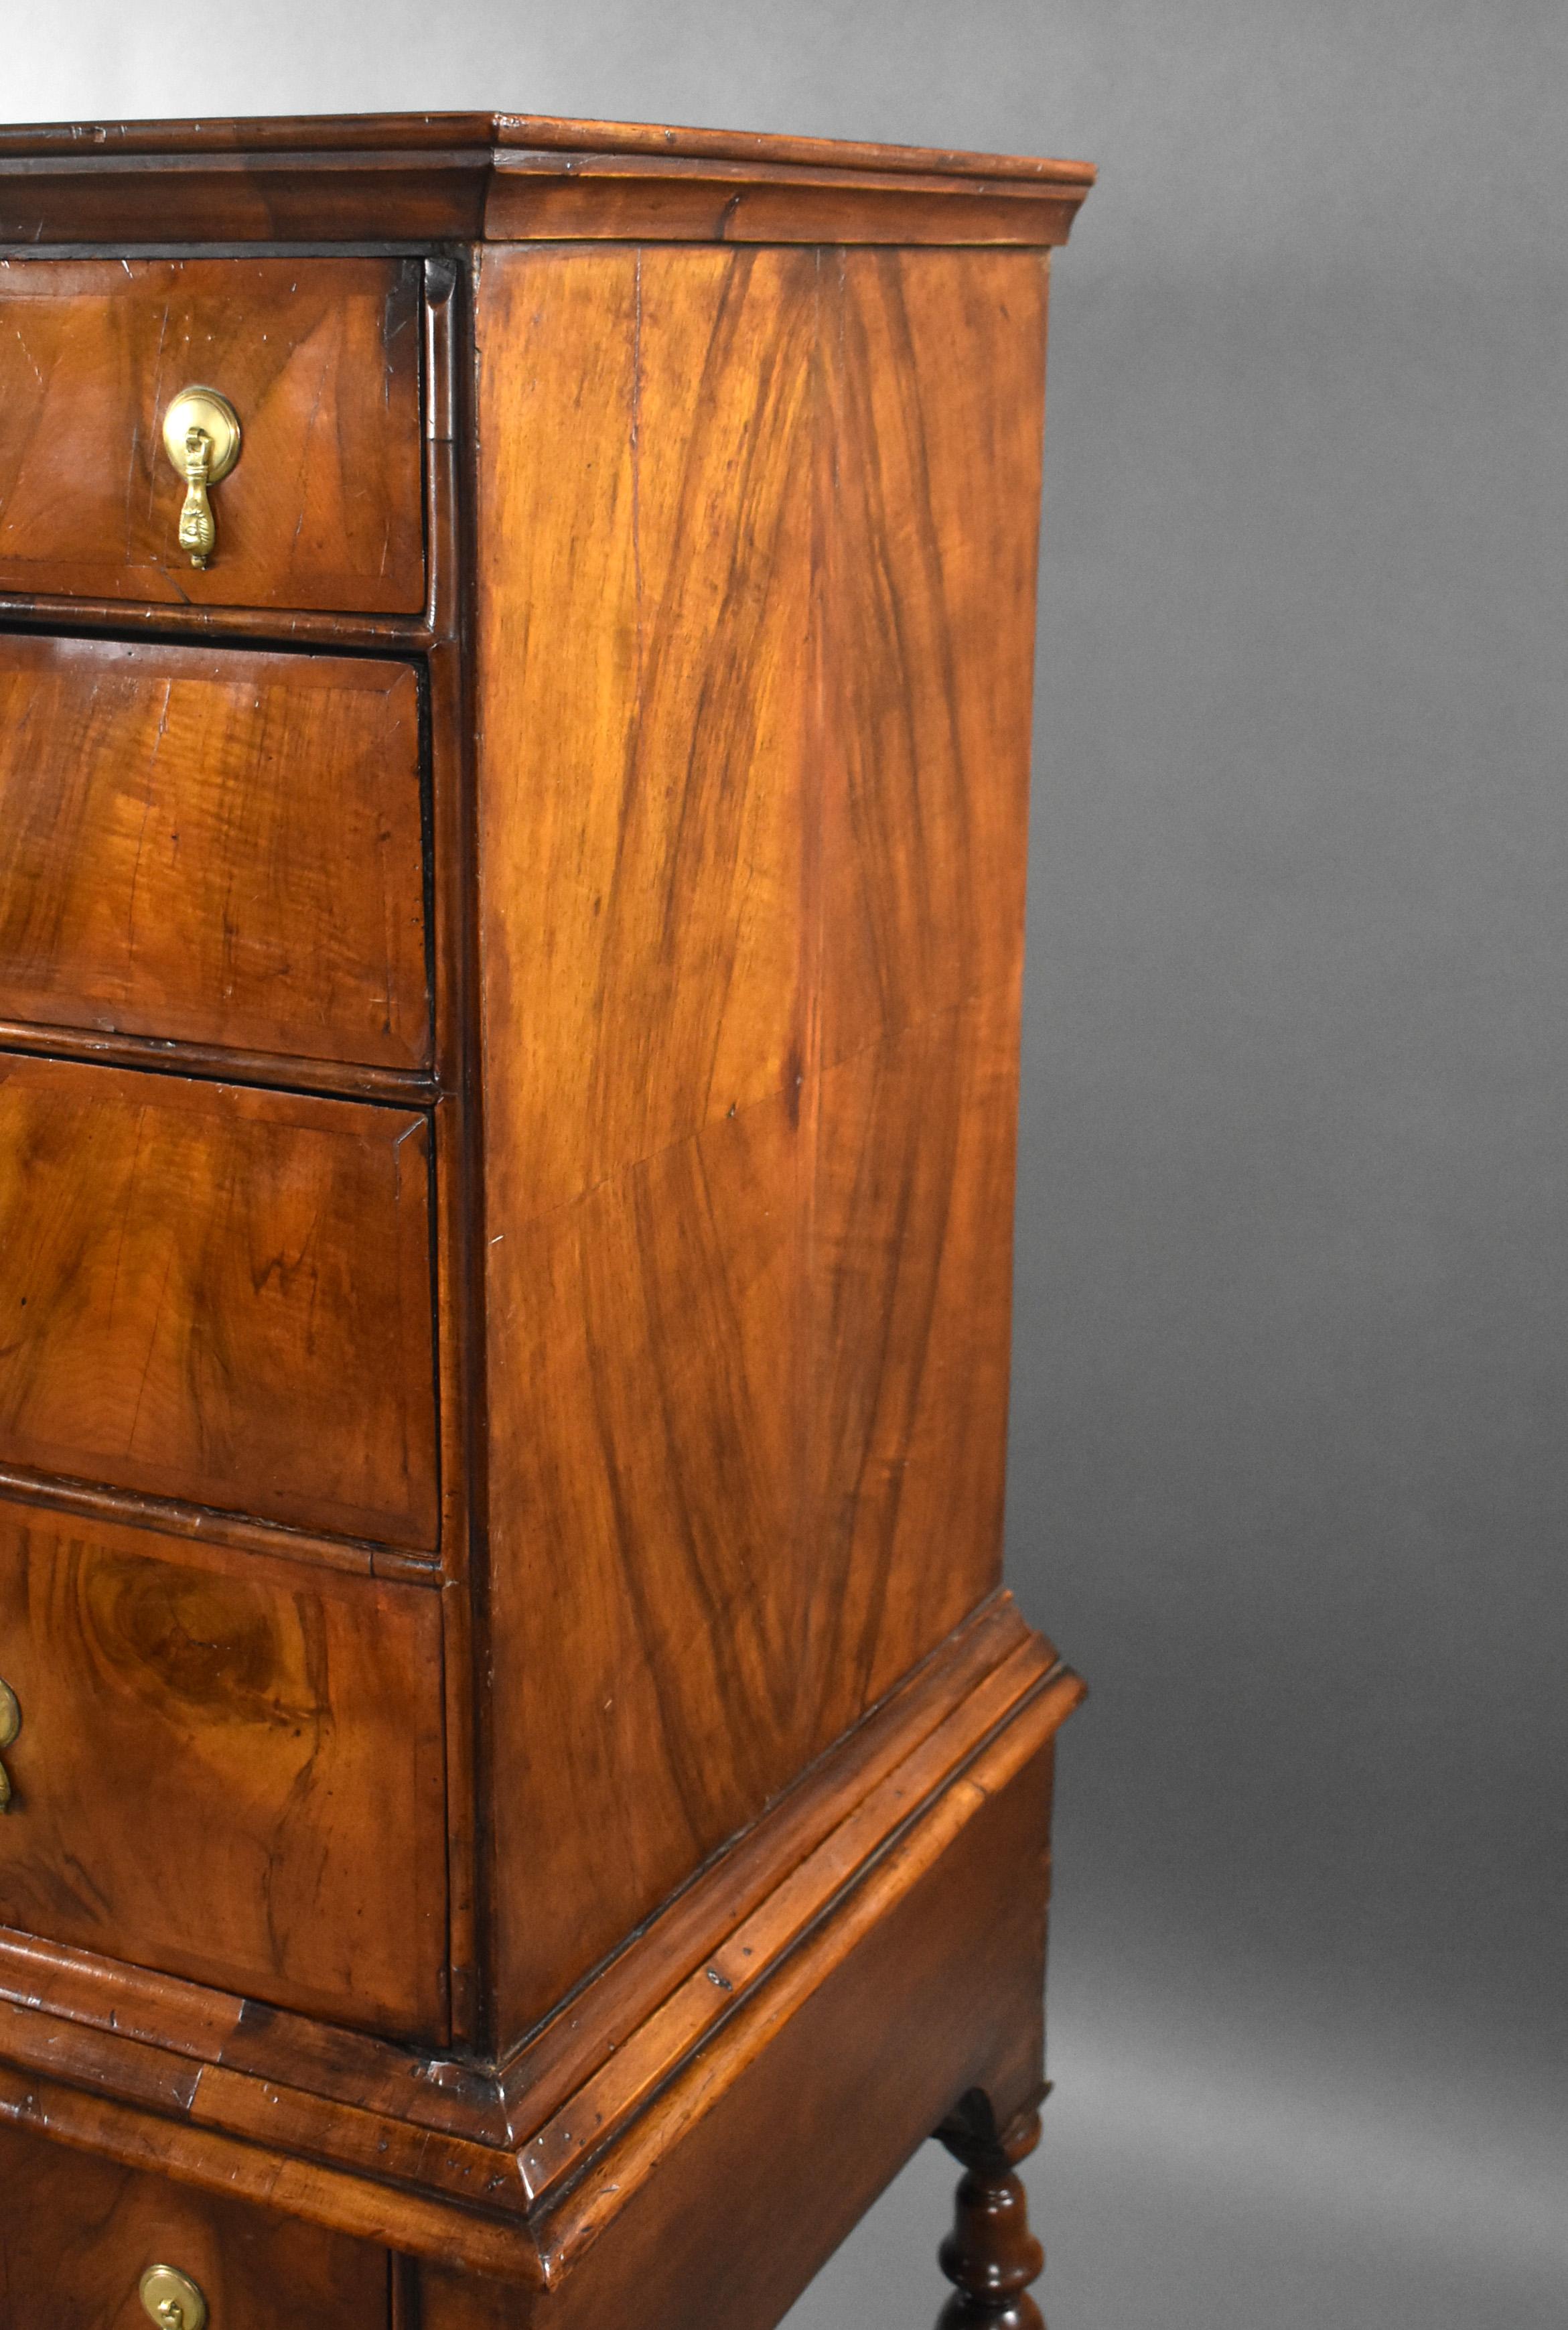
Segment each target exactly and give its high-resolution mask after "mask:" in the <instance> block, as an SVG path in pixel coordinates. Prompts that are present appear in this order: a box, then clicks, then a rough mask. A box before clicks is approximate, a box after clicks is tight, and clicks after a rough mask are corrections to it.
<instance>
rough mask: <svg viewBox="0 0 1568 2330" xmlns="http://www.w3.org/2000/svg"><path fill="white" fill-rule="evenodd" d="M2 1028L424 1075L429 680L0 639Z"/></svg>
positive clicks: (295, 659)
mask: <svg viewBox="0 0 1568 2330" xmlns="http://www.w3.org/2000/svg"><path fill="white" fill-rule="evenodd" d="M0 829H4V831H5V836H6V845H7V846H6V848H5V854H4V857H0V1018H15V1019H19V1020H26V1019H32V1020H37V1021H41V1022H43V1023H45V1024H52V1025H54V1026H56V1027H64V1028H93V1029H99V1030H106V1029H108V1030H115V1031H118V1032H120V1033H127V1034H132V1035H142V1036H149V1037H162V1038H165V1039H170V1038H172V1039H175V1040H180V1041H184V1042H186V1043H194V1044H205V1045H222V1046H231V1047H238V1048H240V1049H242V1050H246V1049H248V1050H254V1051H258V1052H276V1053H297V1054H301V1055H303V1056H305V1057H307V1058H308V1059H318V1060H341V1061H363V1062H364V1063H366V1064H367V1065H370V1066H385V1067H393V1068H397V1067H417V1066H421V1065H422V1064H423V1063H424V1062H425V1060H426V1059H427V1058H428V1056H429V1049H430V1004H429V994H428V980H427V976H426V969H425V908H424V867H423V857H424V847H423V840H422V836H421V831H420V701H419V684H418V681H417V679H416V677H415V675H414V672H413V670H412V669H411V668H410V667H409V666H408V665H405V664H391V663H373V662H361V661H358V660H351V659H350V658H346V657H338V656H284V655H255V654H249V653H245V652H243V651H241V650H235V651H231V652H228V653H220V652H214V651H212V650H206V649H197V648H173V647H165V646H161V645H160V646H151V645H145V644H144V645H133V646H128V645H122V644H120V643H118V642H117V641H109V640H93V641H89V640H83V639H18V638H15V637H10V638H5V639H0Z"/></svg>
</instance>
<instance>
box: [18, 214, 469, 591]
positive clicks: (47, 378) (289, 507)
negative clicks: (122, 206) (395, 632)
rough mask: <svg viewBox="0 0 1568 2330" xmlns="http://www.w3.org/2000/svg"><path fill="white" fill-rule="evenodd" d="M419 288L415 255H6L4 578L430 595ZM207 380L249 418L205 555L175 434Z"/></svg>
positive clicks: (26, 582) (100, 586)
mask: <svg viewBox="0 0 1568 2330" xmlns="http://www.w3.org/2000/svg"><path fill="white" fill-rule="evenodd" d="M419 289H420V270H419V268H418V266H417V264H416V263H414V262H411V261H408V260H379V259H316V260H310V261H309V262H308V263H303V262H301V261H299V260H285V259H188V260H176V259H137V260H71V261H63V260H22V259H14V258H13V259H0V591H22V592H57V593H58V592H65V593H71V594H73V595H82V596H86V597H90V598H104V599H109V600H120V599H127V600H135V599H144V600H156V601H173V602H174V603H175V604H191V605H196V606H250V607H302V608H343V609H345V610H354V609H364V610H366V611H376V610H382V609H387V610H402V611H415V610H417V609H419V608H420V607H421V606H422V605H423V603H424V594H425V575H424V541H423V511H422V507H421V491H420V360H419V346H420V331H419ZM193 381H196V382H205V383H207V384H210V385H212V386H213V387H216V388H219V389H221V390H222V393H224V394H225V395H226V396H227V397H228V398H229V400H230V402H231V403H232V404H233V405H234V407H235V409H236V411H237V412H239V415H240V420H241V427H242V429H243V431H244V441H243V449H242V450H241V456H240V459H239V462H238V465H237V466H236V468H235V469H234V470H233V472H232V474H231V476H230V477H228V478H225V479H224V480H223V481H222V484H221V485H219V486H217V487H216V488H214V489H213V510H214V514H215V516H216V519H217V526H218V546H217V549H216V551H215V553H214V554H213V559H212V561H211V563H210V564H209V565H208V566H207V567H206V568H204V569H198V568H195V567H193V566H192V565H191V564H190V563H189V561H188V559H187V558H186V556H185V554H184V552H182V551H181V550H180V548H179V545H178V542H177V540H176V529H177V526H178V522H179V512H180V506H181V503H182V500H183V498H184V482H183V480H182V479H181V478H179V477H178V476H176V474H175V469H174V468H173V466H172V465H171V463H170V461H169V459H168V456H167V455H166V453H165V450H164V447H163V438H162V424H163V415H164V412H165V407H166V405H167V404H168V403H169V401H170V399H171V398H172V397H174V396H175V394H177V393H178V392H179V391H180V390H181V389H182V388H184V387H186V386H188V385H189V384H191V383H192V382H193Z"/></svg>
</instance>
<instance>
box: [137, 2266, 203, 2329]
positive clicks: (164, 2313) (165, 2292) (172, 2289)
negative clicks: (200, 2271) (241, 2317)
mask: <svg viewBox="0 0 1568 2330" xmlns="http://www.w3.org/2000/svg"><path fill="white" fill-rule="evenodd" d="M141 2301H142V2310H143V2312H144V2313H145V2314H146V2316H147V2318H148V2320H149V2321H152V2322H156V2324H157V2325H158V2330H203V2325H204V2324H205V2322H206V2319H207V2301H206V2299H205V2298H204V2297H203V2295H202V2293H201V2290H200V2288H199V2287H197V2285H196V2284H195V2283H194V2281H193V2280H192V2279H191V2277H190V2275H189V2274H188V2273H182V2272H181V2271H180V2269H179V2268H178V2266H173V2265H150V2266H148V2268H147V2269H146V2273H144V2274H143V2276H142V2279H141Z"/></svg>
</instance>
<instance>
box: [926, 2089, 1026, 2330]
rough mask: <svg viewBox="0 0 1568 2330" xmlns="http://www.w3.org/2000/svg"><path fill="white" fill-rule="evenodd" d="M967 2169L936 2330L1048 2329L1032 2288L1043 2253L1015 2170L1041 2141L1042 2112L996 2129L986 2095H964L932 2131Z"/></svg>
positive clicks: (944, 2249)
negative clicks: (947, 2292)
mask: <svg viewBox="0 0 1568 2330" xmlns="http://www.w3.org/2000/svg"><path fill="white" fill-rule="evenodd" d="M937 2136H938V2137H939V2139H940V2142H941V2143H943V2144H945V2145H947V2148H948V2150H949V2152H950V2153H951V2154H952V2155H953V2157H954V2159H955V2160H961V2161H962V2162H963V2164H964V2171H965V2173H964V2174H963V2176H962V2177H961V2178H960V2179H959V2194H958V2206H957V2210H956V2212H955V2215H954V2220H953V2230H952V2231H951V2232H950V2233H949V2235H948V2238H947V2240H945V2241H944V2242H943V2243H942V2245H941V2248H940V2249H939V2250H938V2252H937V2256H938V2259H939V2261H940V2265H941V2268H942V2271H943V2272H944V2273H945V2274H946V2275H947V2277H948V2279H949V2281H950V2282H951V2283H952V2284H953V2295H952V2297H949V2300H948V2302H947V2304H946V2306H943V2308H942V2311H941V2314H940V2317H939V2319H938V2322H937V2330H982V2325H988V2330H1045V2325H1044V2322H1043V2320H1042V2319H1041V2315H1040V2309H1039V2307H1038V2306H1036V2305H1035V2303H1034V2299H1033V2298H1032V2297H1030V2295H1029V2284H1030V2283H1031V2282H1032V2281H1033V2280H1034V2278H1035V2276H1036V2275H1037V2274H1038V2273H1039V2271H1040V2268H1041V2267H1042V2266H1043V2265H1044V2262H1045V2252H1044V2249H1042V2248H1041V2246H1040V2244H1039V2242H1038V2241H1037V2240H1035V2239H1034V2234H1033V2233H1032V2232H1031V2231H1029V2204H1028V2201H1027V2199H1026V2197H1025V2192H1024V2187H1023V2185H1022V2184H1021V2183H1019V2181H1018V2178H1017V2177H1016V2176H1015V2174H1014V2171H1015V2168H1016V2166H1017V2164H1018V2163H1019V2161H1020V2160H1025V2159H1026V2158H1027V2157H1028V2155H1029V2154H1030V2153H1031V2152H1033V2151H1034V2146H1035V2145H1037V2144H1038V2143H1039V2141H1040V2115H1039V2113H1038V2112H1037V2111H1030V2112H1025V2113H1022V2114H1021V2115H1020V2116H1019V2117H1018V2118H1017V2119H1015V2120H1014V2121H1012V2122H1011V2124H1010V2125H1009V2126H1006V2128H1001V2129H998V2128H997V2125H996V2122H995V2120H994V2118H993V2117H992V2114H991V2108H990V2106H989V2104H988V2103H987V2100H986V2098H984V2097H983V2096H980V2095H974V2096H966V2097H965V2098H964V2101H963V2103H962V2104H960V2106H959V2108H958V2110H957V2111H956V2112H954V2113H953V2114H952V2116H951V2117H950V2118H948V2119H945V2120H944V2121H943V2122H942V2125H941V2126H940V2127H939V2128H938V2130H937Z"/></svg>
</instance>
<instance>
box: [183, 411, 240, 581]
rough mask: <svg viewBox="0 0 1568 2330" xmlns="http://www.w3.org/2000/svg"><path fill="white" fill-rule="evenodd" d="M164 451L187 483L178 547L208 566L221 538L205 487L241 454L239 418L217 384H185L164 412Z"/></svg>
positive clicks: (224, 474)
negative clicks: (195, 385) (219, 390)
mask: <svg viewBox="0 0 1568 2330" xmlns="http://www.w3.org/2000/svg"><path fill="white" fill-rule="evenodd" d="M164 450H165V453H167V455H168V457H169V459H170V460H171V461H172V462H173V463H174V465H175V469H177V470H178V472H179V474H180V476H181V477H182V478H184V481H185V499H184V507H183V508H182V509H181V511H180V548H181V549H182V550H183V551H185V552H186V553H187V554H189V557H190V561H191V564H192V565H193V566H205V564H206V563H207V561H208V559H209V558H211V556H212V555H213V549H214V547H215V545H216V544H217V540H218V524H217V520H216V519H215V518H214V517H213V505H212V503H211V501H210V500H209V499H208V497H207V489H208V488H209V487H211V486H215V485H216V484H217V483H218V482H219V480H220V479H221V478H226V477H227V476H228V474H229V472H230V470H231V469H232V468H233V466H234V464H235V462H236V461H237V460H238V459H239V458H240V416H239V414H238V413H237V412H235V410H234V408H233V406H232V405H231V403H230V402H229V400H228V398H227V397H226V396H220V394H219V393H218V391H217V390H216V389H215V388H198V387H193V388H182V389H181V391H180V393H179V394H178V396H176V397H175V401H174V403H172V404H171V405H170V407H169V409H168V411H167V412H165V415H164Z"/></svg>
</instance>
